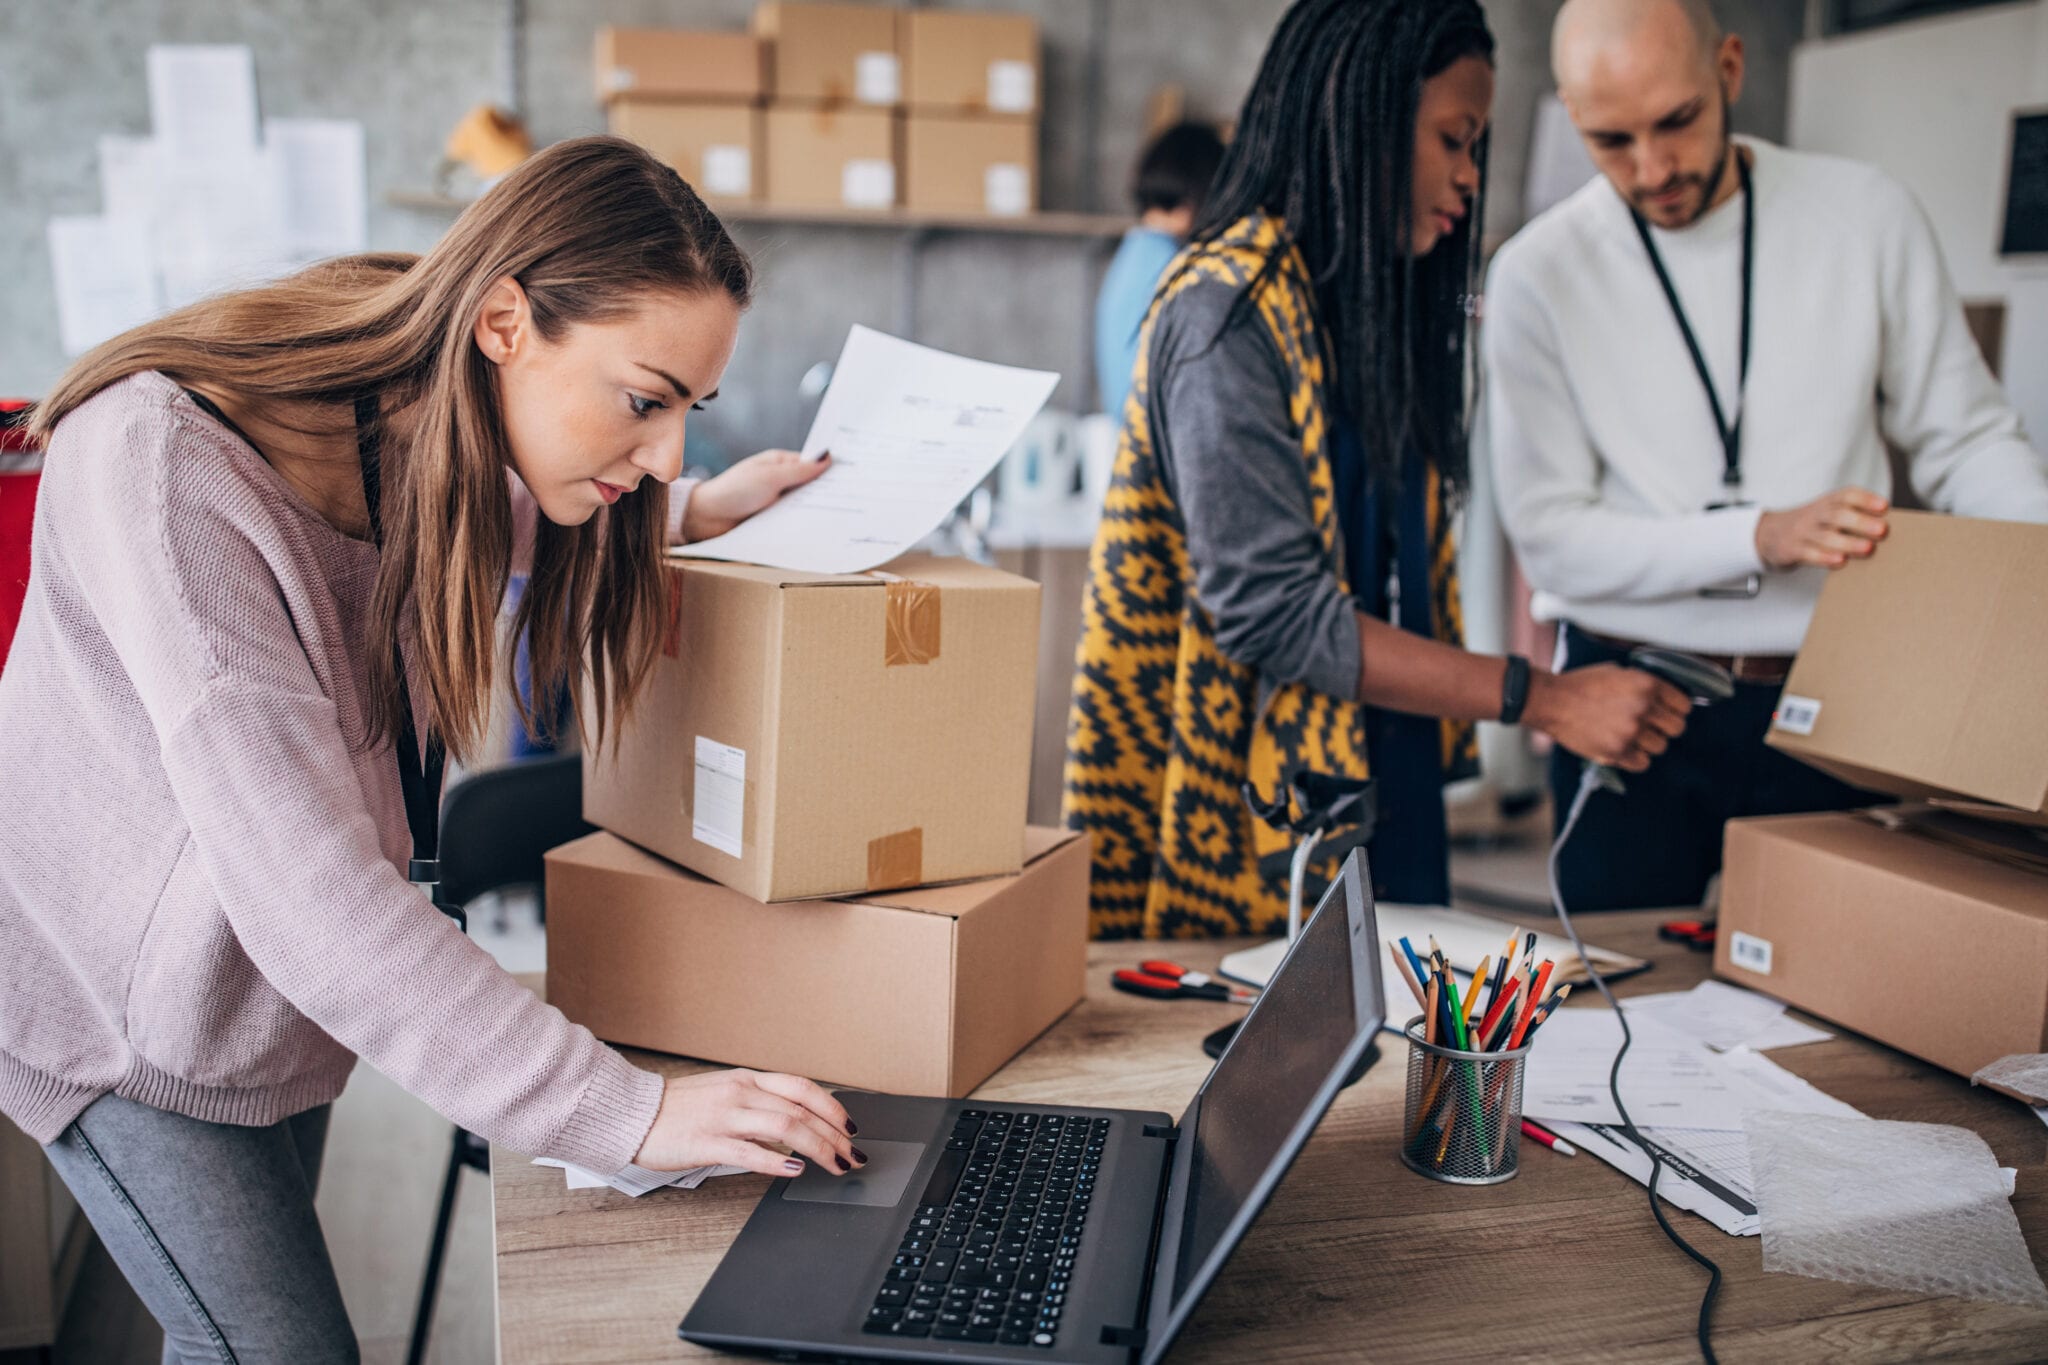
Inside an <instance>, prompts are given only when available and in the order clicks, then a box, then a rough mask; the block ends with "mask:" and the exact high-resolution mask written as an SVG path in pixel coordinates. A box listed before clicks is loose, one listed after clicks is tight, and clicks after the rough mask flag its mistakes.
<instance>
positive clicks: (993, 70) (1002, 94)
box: [988, 61, 1038, 114]
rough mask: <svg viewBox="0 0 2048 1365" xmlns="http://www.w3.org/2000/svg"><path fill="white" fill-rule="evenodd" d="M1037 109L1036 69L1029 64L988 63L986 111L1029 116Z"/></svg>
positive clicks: (1013, 62)
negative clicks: (987, 109)
mask: <svg viewBox="0 0 2048 1365" xmlns="http://www.w3.org/2000/svg"><path fill="white" fill-rule="evenodd" d="M1037 106H1038V67H1037V65H1036V64H1035V63H1032V62H1018V61H995V62H990V63H989V64H988V108H989V112H990V113H992V114H1028V113H1030V112H1031V111H1032V110H1033V109H1035V108H1036V107H1037Z"/></svg>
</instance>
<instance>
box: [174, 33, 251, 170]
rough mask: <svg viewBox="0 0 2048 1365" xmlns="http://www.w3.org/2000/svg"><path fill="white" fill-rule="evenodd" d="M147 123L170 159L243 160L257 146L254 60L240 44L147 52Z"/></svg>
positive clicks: (193, 45) (180, 46) (180, 45)
mask: <svg viewBox="0 0 2048 1365" xmlns="http://www.w3.org/2000/svg"><path fill="white" fill-rule="evenodd" d="M149 120H150V126H151V127H152V128H153V129H154V130H155V132H156V139H157V141H158V142H159V143H160V144H162V145H163V147H164V148H165V149H166V151H168V152H169V153H170V154H171V155H172V156H177V157H183V158H204V157H214V156H225V157H233V156H236V155H238V154H246V153H248V152H250V151H251V150H253V149H254V148H255V146H256V58H255V55H254V54H253V53H252V52H251V50H250V49H249V48H248V47H247V46H246V45H244V44H241V43H157V44H154V45H152V46H151V47H150V49H149Z"/></svg>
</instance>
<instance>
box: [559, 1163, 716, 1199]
mask: <svg viewBox="0 0 2048 1365" xmlns="http://www.w3.org/2000/svg"><path fill="white" fill-rule="evenodd" d="M533 1164H534V1165H536V1166H555V1167H559V1168H560V1169H561V1172H562V1174H563V1175H564V1176H565V1177H567V1179H568V1187H569V1188H570V1189H572V1190H595V1189H603V1188H606V1187H609V1188H611V1189H614V1190H617V1191H618V1192H619V1193H620V1194H629V1195H631V1196H632V1197H633V1198H635V1199H638V1198H639V1197H640V1196H641V1195H643V1194H651V1193H653V1192H654V1191H655V1190H662V1189H667V1188H668V1187H669V1186H671V1185H673V1186H674V1187H675V1188H677V1189H679V1190H694V1189H696V1188H697V1187H698V1186H699V1185H701V1184H703V1183H704V1182H705V1181H707V1180H709V1179H710V1178H711V1177H713V1176H716V1175H745V1174H746V1171H747V1168H746V1167H744V1166H692V1167H691V1168H690V1169H689V1170H687V1171H651V1170H649V1169H647V1168H646V1167H645V1166H628V1167H626V1168H625V1169H624V1170H622V1171H620V1172H619V1173H618V1174H617V1175H615V1176H613V1177H612V1178H611V1179H610V1180H606V1179H605V1178H604V1177H603V1176H601V1175H599V1174H597V1173H596V1172H595V1171H586V1170H584V1169H583V1168H582V1167H581V1166H571V1165H570V1164H569V1163H568V1162H566V1161H557V1160H555V1159H554V1158H553V1157H546V1156H542V1157H535V1158H534V1159H533Z"/></svg>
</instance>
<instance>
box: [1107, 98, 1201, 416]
mask: <svg viewBox="0 0 2048 1365" xmlns="http://www.w3.org/2000/svg"><path fill="white" fill-rule="evenodd" d="M1222 160H1223V139H1222V138H1220V137H1218V136H1217V135H1216V130H1215V129H1214V128H1211V127H1210V126H1209V125H1207V124H1206V123H1176V124H1174V125H1173V126H1172V127H1171V128H1168V129H1167V130H1166V131H1165V132H1163V133H1161V134H1160V135H1159V136H1158V137H1156V138H1154V139H1152V144H1151V145H1150V146H1149V147H1147V148H1146V149H1145V154H1144V155H1143V156H1141V157H1139V158H1138V172H1137V174H1136V175H1135V176H1133V177H1132V180H1131V197H1132V198H1133V199H1135V200H1136V201H1137V206H1138V221H1137V223H1136V225H1134V226H1133V227H1132V228H1131V229H1130V230H1129V231H1128V232H1126V233H1124V238H1123V242H1122V243H1121V244H1120V245H1119V246H1118V247H1117V249H1116V255H1115V257H1114V258H1112V259H1111V261H1110V263H1109V270H1108V272H1107V273H1106V274H1104V275H1103V277H1102V292H1101V293H1099V294H1097V295H1096V296H1095V382H1096V392H1097V393H1099V394H1101V396H1102V410H1103V411H1104V412H1106V413H1108V414H1109V415H1110V416H1112V417H1115V416H1117V415H1118V414H1119V413H1121V412H1122V411H1123V406H1124V398H1125V396H1126V395H1128V394H1129V393H1130V391H1131V366H1132V365H1133V364H1135V363H1136V362H1137V359H1138V328H1139V327H1140V326H1141V325H1142V324H1143V323H1144V321H1145V312H1146V310H1147V309H1149V308H1151V306H1152V292H1153V290H1155V289H1156V288H1158V285H1159V277H1160V276H1161V275H1163V274H1165V273H1166V267H1167V264H1168V263H1169V262H1171V261H1172V260H1173V258H1174V255H1175V253H1177V252H1178V251H1179V250H1180V248H1181V244H1182V243H1184V242H1185V241H1186V240H1187V236H1188V233H1189V232H1190V231H1191V230H1192V229H1193V228H1194V225H1195V219H1196V217H1197V216H1199V215H1200V213H1201V211H1202V200H1203V198H1204V197H1205V196H1206V195H1207V194H1208V192H1209V181H1210V180H1211V179H1212V178H1213V177H1214V176H1215V174H1216V167H1217V166H1218V165H1219V164H1220V163H1221V162H1222Z"/></svg>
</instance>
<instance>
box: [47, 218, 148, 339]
mask: <svg viewBox="0 0 2048 1365" xmlns="http://www.w3.org/2000/svg"><path fill="white" fill-rule="evenodd" d="M49 243H50V277H51V279H52V281H53V282H54V283H55V285H56V289H57V337H58V341H59V342H60V344H62V346H63V347H64V354H66V355H77V354H79V353H80V352H82V351H86V350H90V349H91V348H92V347H94V346H97V345H99V344H100V343H101V342H102V341H105V340H107V339H108V338H109V337H112V336H115V335H118V334H119V333H121V332H125V331H127V330H128V329H129V328H130V327H135V326H139V325H140V324H142V323H145V322H147V321H149V320H150V319H151V318H152V317H155V316H156V312H157V286H156V267H155V264H154V262H153V261H152V259H151V256H150V250H149V236H148V233H147V231H146V230H145V229H144V227H143V226H142V225H141V224H139V223H131V222H128V221H125V220H122V219H116V218H103V217H83V216H78V217H71V216H66V217H57V218H52V219H51V220H50V222H49Z"/></svg>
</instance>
